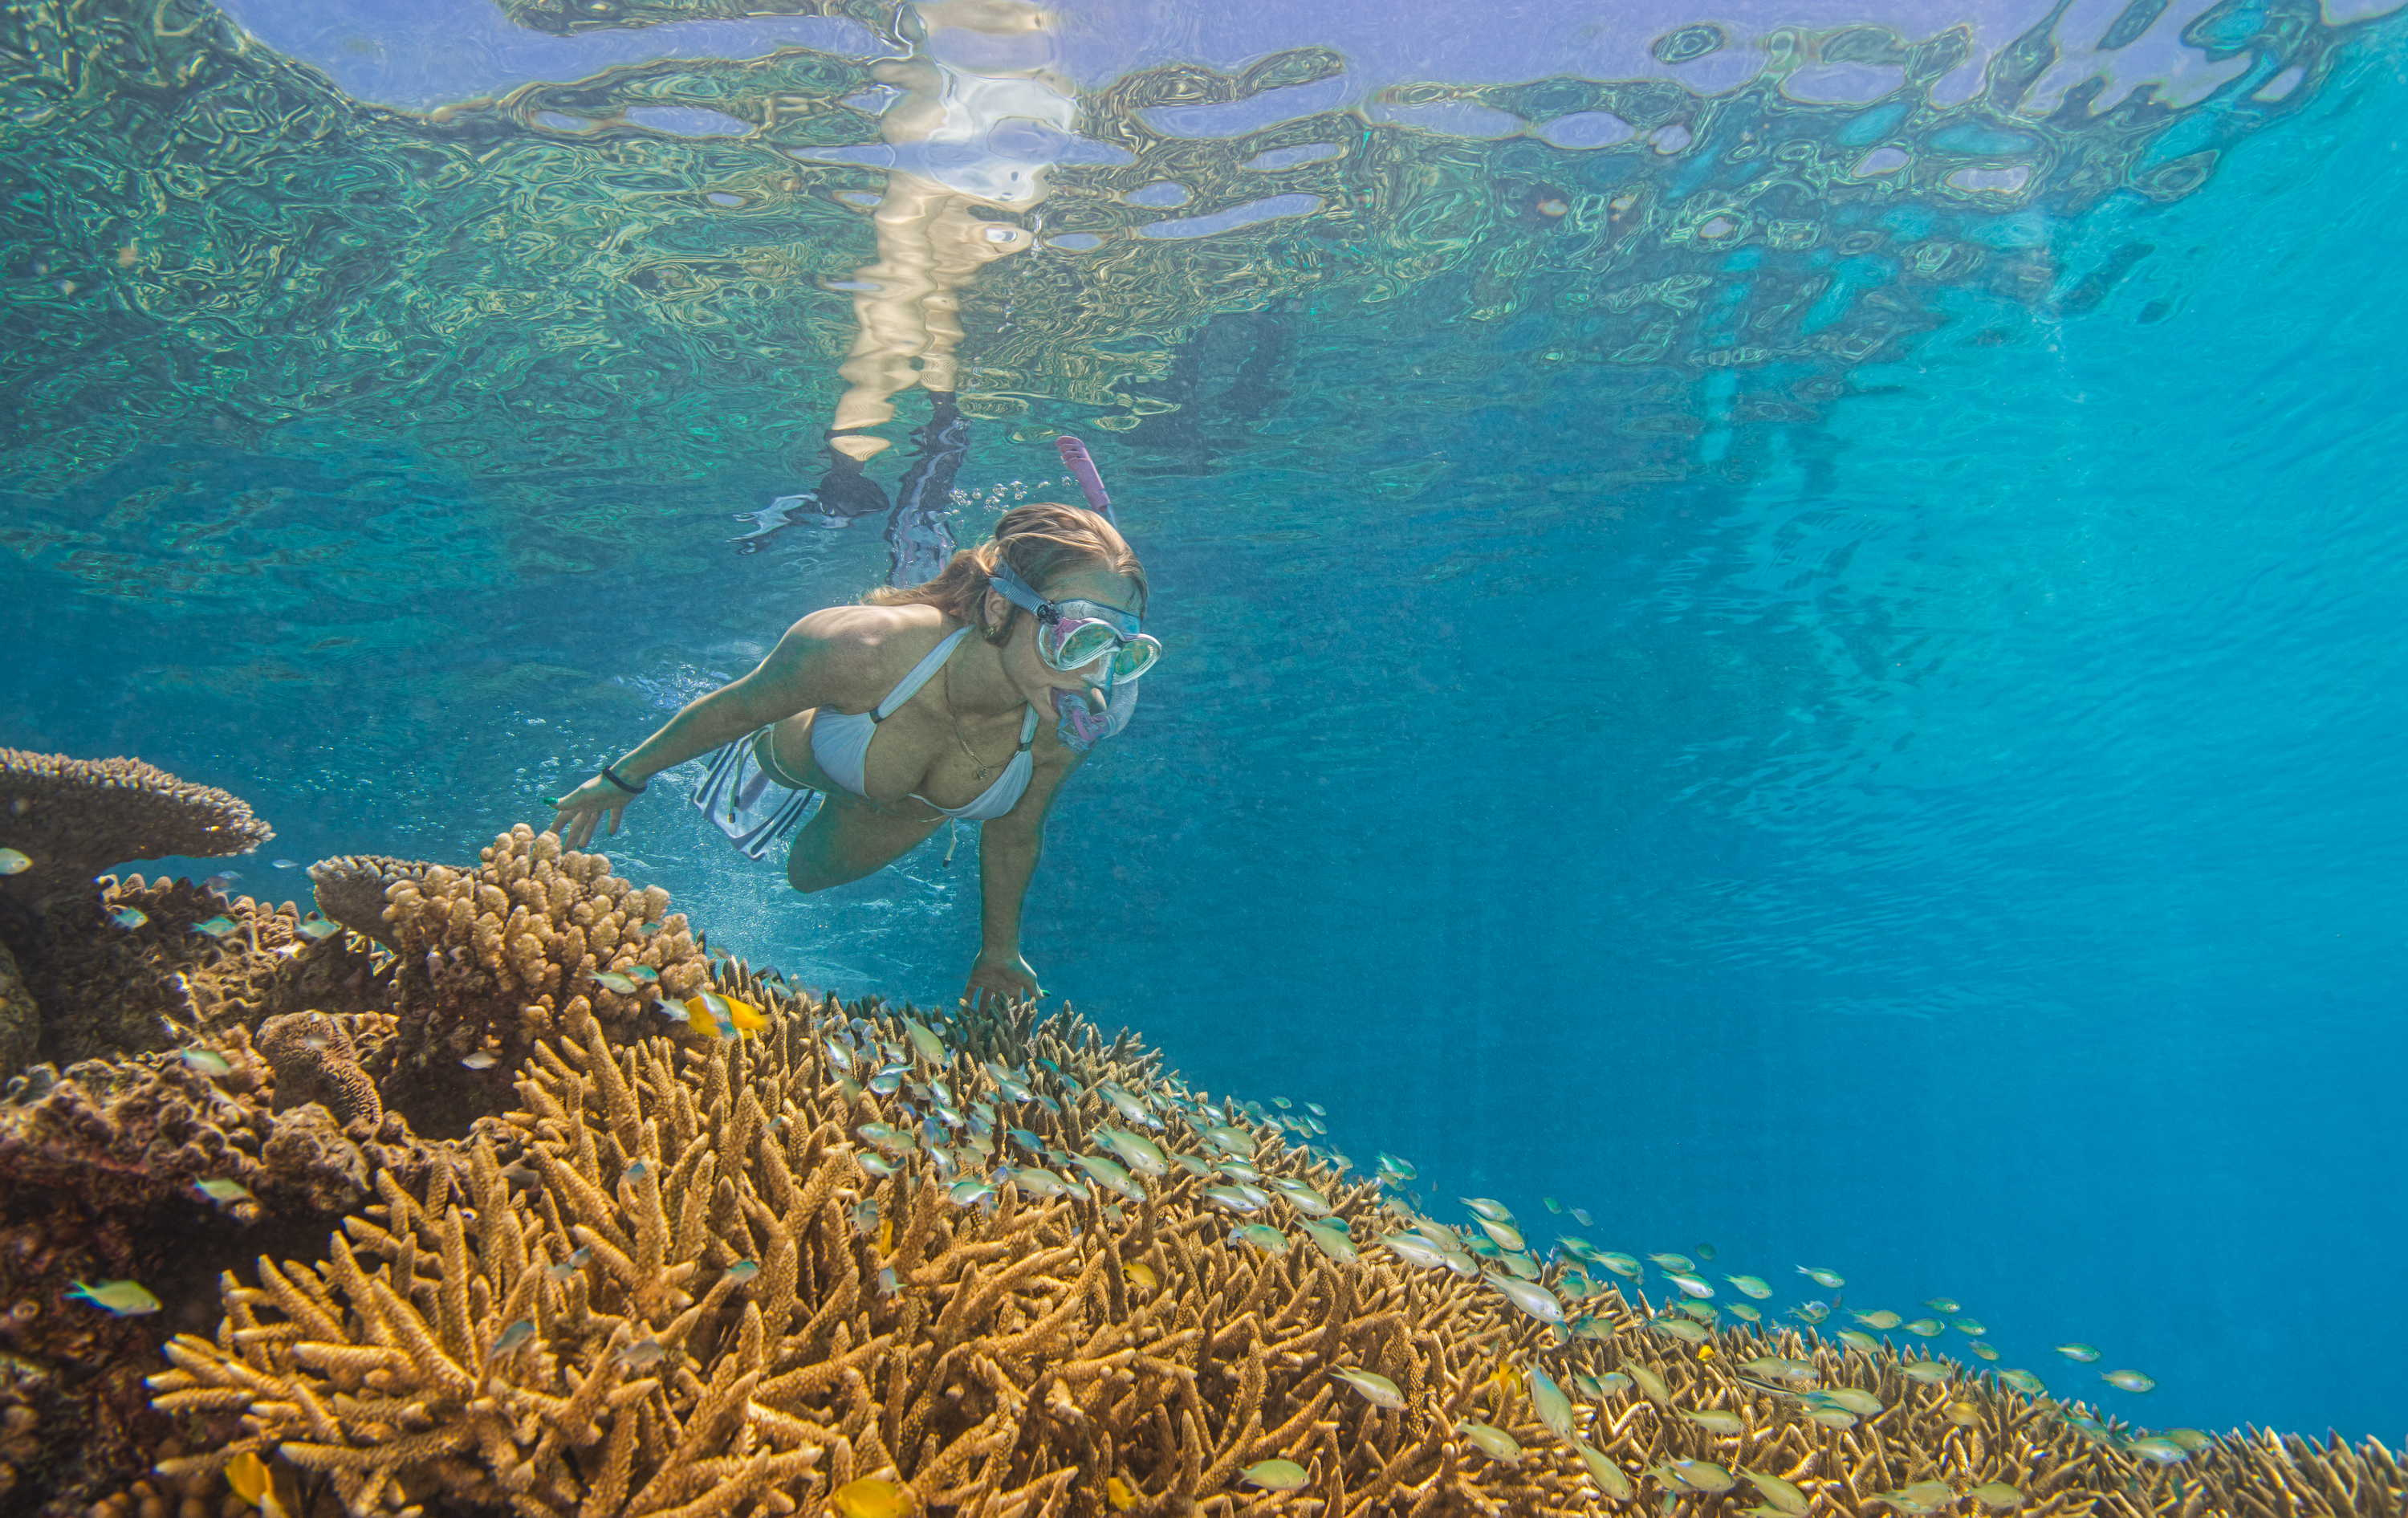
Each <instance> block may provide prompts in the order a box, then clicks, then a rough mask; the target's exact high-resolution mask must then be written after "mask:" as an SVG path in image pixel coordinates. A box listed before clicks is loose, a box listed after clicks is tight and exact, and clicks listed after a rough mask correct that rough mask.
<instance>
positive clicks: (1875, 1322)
mask: <svg viewBox="0 0 2408 1518" xmlns="http://www.w3.org/2000/svg"><path fill="white" fill-rule="evenodd" d="M1849 1316H1851V1317H1853V1318H1855V1319H1856V1321H1857V1322H1858V1323H1861V1324H1863V1325H1865V1326H1866V1327H1868V1328H1880V1329H1884V1330H1887V1329H1891V1328H1895V1327H1897V1326H1898V1325H1899V1322H1900V1321H1901V1320H1900V1319H1899V1315H1898V1314H1897V1313H1895V1312H1892V1311H1891V1310H1889V1309H1887V1308H1884V1309H1882V1310H1880V1311H1878V1312H1854V1313H1850V1314H1849Z"/></svg>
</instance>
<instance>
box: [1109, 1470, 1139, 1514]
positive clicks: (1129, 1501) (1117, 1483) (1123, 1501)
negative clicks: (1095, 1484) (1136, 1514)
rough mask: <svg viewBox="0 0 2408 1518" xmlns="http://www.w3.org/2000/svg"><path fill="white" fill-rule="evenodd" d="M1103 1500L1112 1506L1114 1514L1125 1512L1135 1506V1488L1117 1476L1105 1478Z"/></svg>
mask: <svg viewBox="0 0 2408 1518" xmlns="http://www.w3.org/2000/svg"><path fill="white" fill-rule="evenodd" d="M1104 1500H1105V1501H1107V1502H1109V1503H1111V1505H1112V1511H1114V1512H1126V1511H1129V1510H1130V1509H1131V1508H1134V1507H1136V1506H1137V1488H1136V1487H1134V1486H1131V1485H1130V1484H1129V1483H1128V1482H1125V1481H1123V1480H1121V1479H1120V1478H1119V1477H1118V1476H1107V1477H1105V1478H1104Z"/></svg>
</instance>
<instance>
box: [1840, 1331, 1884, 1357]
mask: <svg viewBox="0 0 2408 1518" xmlns="http://www.w3.org/2000/svg"><path fill="white" fill-rule="evenodd" d="M1839 1339H1840V1342H1841V1343H1842V1344H1845V1345H1846V1346H1848V1348H1850V1349H1852V1350H1862V1351H1864V1352H1865V1353H1867V1354H1878V1353H1881V1340H1880V1339H1875V1338H1874V1337H1873V1336H1872V1335H1871V1334H1869V1333H1866V1332H1865V1331H1864V1330H1863V1329H1861V1328H1842V1329H1841V1330H1840V1332H1839Z"/></svg>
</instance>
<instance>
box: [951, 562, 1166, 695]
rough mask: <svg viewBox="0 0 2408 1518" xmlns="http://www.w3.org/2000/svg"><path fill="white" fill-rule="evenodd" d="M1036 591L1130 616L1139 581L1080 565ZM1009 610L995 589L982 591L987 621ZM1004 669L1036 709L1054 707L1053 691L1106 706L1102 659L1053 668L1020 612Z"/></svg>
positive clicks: (1032, 621) (1134, 609)
mask: <svg viewBox="0 0 2408 1518" xmlns="http://www.w3.org/2000/svg"><path fill="white" fill-rule="evenodd" d="M1038 594H1040V595H1042V596H1044V597H1045V599H1047V600H1049V601H1093V602H1095V603H1096V604H1097V606H1103V607H1111V608H1113V609H1116V610H1120V611H1125V612H1126V613H1127V614H1128V615H1129V616H1131V617H1135V616H1137V615H1138V608H1139V606H1140V597H1139V595H1138V588H1137V581H1136V580H1131V579H1130V578H1129V577H1128V576H1126V575H1116V574H1113V573H1112V572H1111V570H1109V569H1100V568H1099V569H1082V570H1079V571H1077V572H1075V573H1073V574H1067V575H1062V576H1059V577H1057V578H1055V579H1054V580H1051V581H1049V582H1047V583H1046V584H1044V585H1041V586H1039V587H1038ZM1011 609H1012V606H1011V602H1009V601H1007V600H1005V599H1004V598H1003V597H1002V596H1000V595H998V594H996V593H995V592H993V591H989V592H987V594H986V615H987V625H989V626H994V625H995V624H996V623H999V622H1001V621H1002V620H1003V619H1004V617H1005V616H1006V615H1008V614H1009V613H1010V612H1011ZM1002 653H1003V671H1004V674H1005V675H1006V676H1007V677H1009V678H1010V679H1011V682H1012V684H1014V685H1016V686H1018V687H1019V688H1020V694H1021V695H1024V696H1025V697H1027V698H1028V702H1029V704H1030V705H1032V706H1034V707H1036V708H1038V709H1039V710H1045V711H1052V710H1058V708H1056V707H1055V706H1054V695H1053V693H1054V692H1055V691H1063V692H1067V693H1069V694H1071V695H1082V696H1085V697H1086V699H1087V701H1088V704H1089V705H1090V706H1091V707H1093V708H1094V709H1096V710H1097V711H1101V710H1102V709H1103V707H1104V693H1103V691H1102V689H1101V681H1102V680H1103V678H1104V659H1103V658H1102V657H1098V658H1097V659H1096V660H1095V661H1094V662H1093V663H1091V664H1088V665H1085V666H1082V667H1081V668H1078V669H1056V668H1054V666H1052V665H1049V664H1047V663H1046V662H1045V661H1044V659H1043V658H1041V657H1039V654H1038V652H1037V619H1036V618H1035V617H1033V616H1029V615H1026V614H1023V615H1022V616H1021V617H1020V618H1019V619H1018V620H1017V621H1016V622H1015V623H1013V624H1012V629H1011V641H1009V642H1007V643H1006V644H1004V646H1003V649H1002Z"/></svg>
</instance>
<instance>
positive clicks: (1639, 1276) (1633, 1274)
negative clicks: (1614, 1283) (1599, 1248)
mask: <svg viewBox="0 0 2408 1518" xmlns="http://www.w3.org/2000/svg"><path fill="white" fill-rule="evenodd" d="M1597 1263H1598V1264H1599V1265H1601V1266H1603V1267H1606V1268H1607V1269H1609V1270H1611V1271H1613V1273H1614V1274H1615V1275H1617V1276H1620V1277H1621V1278H1622V1279H1623V1280H1625V1281H1641V1280H1644V1279H1645V1278H1646V1275H1647V1267H1645V1266H1643V1265H1641V1264H1640V1263H1639V1262H1638V1261H1637V1260H1635V1259H1632V1258H1631V1257H1630V1256H1629V1255H1627V1254H1616V1253H1613V1252H1612V1251H1610V1250H1609V1251H1606V1252H1605V1253H1600V1254H1598V1256H1597Z"/></svg>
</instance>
